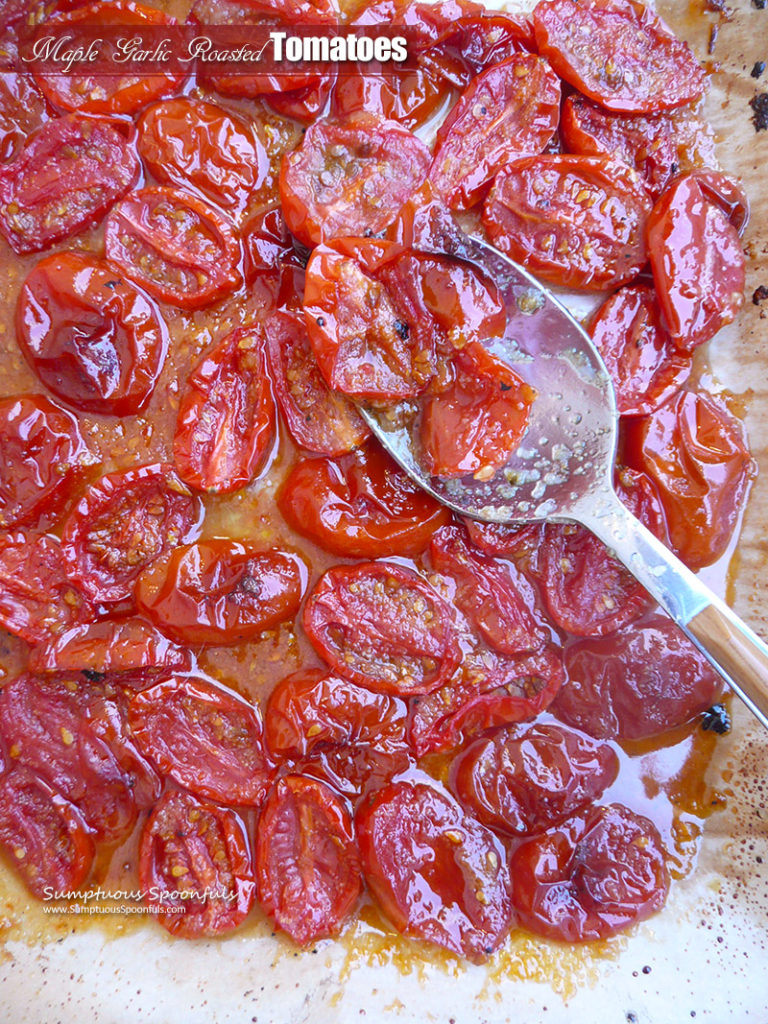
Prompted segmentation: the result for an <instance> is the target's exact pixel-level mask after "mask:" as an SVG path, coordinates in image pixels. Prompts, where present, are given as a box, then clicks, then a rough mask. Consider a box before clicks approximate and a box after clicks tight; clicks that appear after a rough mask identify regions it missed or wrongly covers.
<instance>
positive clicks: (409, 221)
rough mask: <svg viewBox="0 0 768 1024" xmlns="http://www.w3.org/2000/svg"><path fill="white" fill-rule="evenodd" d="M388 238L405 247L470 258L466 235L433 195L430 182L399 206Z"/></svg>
mask: <svg viewBox="0 0 768 1024" xmlns="http://www.w3.org/2000/svg"><path fill="white" fill-rule="evenodd" d="M387 237H388V238H391V239H392V240H393V241H395V242H398V243H401V244H402V245H404V246H407V247H408V248H413V249H423V250H425V251H426V252H444V253H452V254H453V255H455V256H458V257H463V256H468V257H469V258H470V259H471V253H470V252H469V250H468V246H467V236H466V235H465V234H464V232H463V231H462V230H461V228H460V227H459V225H458V224H457V222H456V220H455V219H454V216H453V214H452V213H451V211H450V210H449V209H448V206H447V205H446V203H444V202H443V200H442V199H440V197H439V196H436V195H435V193H434V189H433V188H432V184H431V182H430V181H429V179H427V180H426V181H425V182H424V184H423V185H422V186H421V187H420V188H418V189H417V190H416V191H415V192H414V193H413V195H412V196H411V198H410V199H409V200H408V201H407V202H406V203H403V205H402V206H401V207H400V212H399V213H398V215H397V217H396V219H395V220H394V221H393V222H392V224H391V225H390V227H389V229H388V230H387Z"/></svg>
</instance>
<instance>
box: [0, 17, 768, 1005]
mask: <svg viewBox="0 0 768 1024" xmlns="http://www.w3.org/2000/svg"><path fill="white" fill-rule="evenodd" d="M710 5H711V6H712V7H721V4H720V2H719V0H710ZM661 6H662V13H663V14H664V16H665V17H666V18H667V19H668V20H669V22H670V23H671V24H672V25H673V27H674V28H675V29H676V31H678V33H680V34H682V35H684V36H685V37H687V38H688V39H689V40H690V41H691V42H692V44H693V45H694V47H695V49H696V52H697V54H698V55H699V56H700V57H701V58H703V59H706V60H707V61H708V62H711V64H712V66H714V67H715V73H714V75H713V79H712V89H711V93H710V96H709V99H708V103H707V112H708V115H709V117H710V120H711V121H712V122H713V124H714V126H715V128H716V130H717V132H718V136H719V139H720V141H721V145H720V150H719V153H720V159H721V163H722V164H723V166H724V167H725V169H727V170H729V171H732V172H736V173H738V174H740V175H741V177H742V179H743V181H744V183H745V185H746V188H747V192H748V194H749V196H750V199H751V202H752V219H751V222H750V225H749V228H748V230H747V233H746V235H745V239H744V241H745V246H746V249H747V253H748V256H749V266H748V280H747V301H746V304H745V307H744V309H743V312H742V314H741V316H740V317H739V319H738V322H737V323H736V324H734V325H732V326H731V327H730V328H728V329H726V330H725V331H723V332H722V334H721V335H720V336H719V337H718V338H717V339H716V341H715V342H714V343H713V344H712V345H711V346H710V347H709V352H708V355H707V358H706V360H705V359H703V358H702V359H700V361H699V371H700V373H701V374H702V375H703V377H704V378H705V379H706V380H707V382H708V383H709V386H710V387H711V388H713V389H715V390H722V391H724V392H725V394H726V397H728V398H729V399H731V400H732V402H733V404H734V405H735V407H736V408H738V409H740V410H742V411H743V413H744V415H745V420H746V424H747V429H748V432H749V436H750V443H751V447H752V450H753V452H754V454H755V456H756V458H757V460H758V463H759V466H760V475H759V476H758V479H757V481H756V483H755V486H754V488H753V491H752V495H751V498H750V502H749V506H748V508H747V511H746V515H745V520H744V527H743V532H742V536H741V540H740V542H739V544H738V547H737V551H736V556H735V559H734V563H733V566H732V572H731V577H730V584H729V593H728V597H729V600H731V601H732V602H733V603H734V604H735V607H736V609H737V611H738V612H739V613H740V614H741V615H743V616H744V618H745V619H747V621H748V622H749V623H750V624H751V625H752V626H753V627H755V628H756V629H757V630H758V631H759V632H761V633H762V634H763V635H764V636H768V594H767V593H766V589H765V587H766V584H765V580H766V577H767V576H768V531H767V530H766V526H767V525H768V386H767V384H766V376H767V374H766V367H767V366H768V300H766V301H764V302H763V303H762V304H755V303H753V302H752V301H751V297H752V294H753V292H754V291H755V290H756V289H757V288H758V286H759V285H765V286H766V287H768V186H767V185H766V180H767V179H766V175H767V174H768V131H763V132H760V133H756V131H755V128H754V126H753V124H752V123H751V115H752V110H751V109H750V107H749V105H748V104H749V100H750V99H751V98H752V97H753V96H754V95H755V93H756V92H759V91H760V92H765V91H768V72H765V73H764V74H763V76H762V78H760V79H754V78H752V77H751V76H750V70H751V69H752V67H753V65H754V63H755V62H756V61H759V60H767V61H768V8H764V9H759V8H758V7H756V6H754V3H753V0H737V2H736V3H734V4H733V6H732V7H722V9H721V10H715V11H708V12H705V10H704V7H703V4H702V2H701V0H694V2H693V3H691V4H688V3H687V2H686V0H670V2H668V3H667V4H666V5H661ZM713 27H716V29H717V31H716V33H715V36H716V38H715V39H714V44H713V52H712V53H711V54H710V55H707V49H708V47H709V46H710V44H711V42H712V30H713ZM734 711H735V714H734V728H733V731H732V732H731V734H730V735H729V736H727V737H724V738H723V739H722V740H721V741H720V742H719V744H718V757H717V763H716V764H714V765H713V766H712V772H713V774H712V777H711V778H710V780H709V781H710V782H712V783H713V784H714V785H715V787H716V789H717V790H718V791H719V792H721V793H722V794H723V795H724V796H725V797H727V805H726V809H725V810H720V811H718V812H716V813H715V814H713V815H712V816H711V817H710V818H709V819H708V821H707V824H706V834H705V841H704V844H703V849H702V851H701V853H700V856H699V866H698V868H697V870H696V872H695V873H694V874H693V875H692V876H690V877H688V878H687V879H685V880H683V881H682V882H680V883H677V884H676V885H674V886H673V889H672V893H671V896H670V899H669V901H668V903H667V906H666V908H665V909H664V911H663V912H662V913H661V914H659V915H657V916H656V917H654V918H653V919H652V920H651V921H649V922H646V923H645V924H644V925H642V926H640V927H638V928H637V929H635V930H634V931H633V932H631V933H630V934H629V935H626V936H621V937H618V938H617V939H615V940H612V941H610V942H608V943H605V944H603V945H602V946H601V947H600V948H599V949H597V950H595V949H581V950H579V949H572V948H567V947H560V946H557V945H552V944H545V943H541V942H538V941H536V940H533V939H528V938H524V939H520V940H519V941H518V942H517V943H516V944H513V946H512V947H511V948H510V949H508V950H507V951H506V952H504V953H502V954H501V955H500V956H498V957H497V958H495V959H494V960H493V961H492V962H491V964H490V965H488V966H486V967H476V966H473V965H463V964H461V965H460V964H458V963H457V962H456V961H455V960H452V959H451V958H448V957H446V958H444V959H443V960H441V959H439V958H438V959H430V960H428V961H425V962H423V963H422V962H419V961H418V959H417V958H409V957H408V956H407V955H405V954H404V953H403V950H405V949H406V948H407V946H406V944H404V943H401V942H398V941H397V940H396V939H392V940H391V941H390V940H387V939H385V940H384V941H382V940H381V939H380V938H379V936H378V935H377V933H376V932H374V931H372V930H370V929H368V928H367V927H366V925H365V923H364V922H362V923H361V924H360V925H358V926H357V927H356V929H355V930H354V931H353V933H352V934H350V935H348V936H347V938H346V940H345V942H344V943H327V944H320V945H319V946H318V947H317V949H316V950H315V951H313V952H308V953H297V952H296V951H295V950H294V949H293V947H291V946H290V945H289V944H288V943H287V942H284V941H282V940H281V939H280V938H276V937H272V936H270V935H269V934H268V933H267V932H263V933H259V932H256V933H254V932H253V931H249V932H248V933H247V934H244V935H235V936H233V937H230V938H228V939H225V940H217V941H215V942H206V941H196V942H184V941H181V940H173V939H171V938H170V936H168V935H167V934H166V933H165V932H164V931H163V930H162V929H161V928H159V927H157V926H155V925H153V924H151V923H146V924H144V925H143V926H140V927H135V926H134V923H133V922H132V921H127V922H126V923H125V925H124V934H120V935H118V934H117V931H118V929H119V928H121V927H123V926H121V925H118V924H117V923H116V922H114V921H113V922H107V924H108V926H109V931H105V930H102V928H101V927H92V928H88V929H85V930H83V931H79V930H78V931H77V932H76V933H74V934H72V933H71V919H68V918H66V917H62V918H60V919H57V921H56V923H55V928H56V929H57V930H58V931H57V934H56V937H55V938H54V939H52V940H50V941H48V942H47V943H46V944H42V943H41V942H35V943H33V944H31V945H30V944H28V942H26V941H23V940H22V939H19V938H18V937H17V936H18V929H17V928H16V927H15V925H14V922H15V921H17V920H18V918H19V915H27V916H28V919H30V917H35V915H37V919H39V920H40V921H42V920H43V918H42V914H41V910H40V907H39V906H33V905H31V904H30V903H29V900H28V898H27V896H26V895H25V893H24V892H23V890H22V889H21V887H20V886H16V887H14V885H13V884H11V886H10V888H9V889H8V890H7V891H6V889H5V887H4V888H3V892H2V899H1V900H0V935H4V936H5V942H4V946H3V950H2V952H0V1006H2V1011H1V1012H2V1016H3V1018H4V1019H7V1020H10V1019H16V1020H20V1021H21V1020H23V1021H25V1022H27V1024H51V1022H54V1021H58V1022H61V1024H75V1022H78V1024H79V1022H81V1021H83V1020H88V1021H92V1022H93V1024H123V1022H127V1021H131V1022H134V1021H138V1022H153V1024H154V1022H157V1024H173V1022H176V1021H179V1022H182V1021H183V1022H185V1024H198V1022H199V1024H202V1022H206V1024H209V1022H211V1021H213V1022H216V1024H219V1022H220V1024H225V1022H233V1024H234V1022H237V1024H241V1022H248V1021H252V1022H259V1024H266V1022H275V1024H298V1022H307V1024H315V1022H318V1024H319V1022H321V1021H322V1022H340V1024H342V1022H343V1024H347V1022H352V1021H364V1020H369V1021H370V1020H375V1021H377V1022H379V1021H381V1022H387V1024H388V1022H411V1021H413V1022H416V1021H419V1022H424V1021H430V1022H431V1021H434V1022H446V1024H448V1022H451V1021H455V1022H456V1024H460V1022H464V1021H472V1022H475V1024H485V1022H487V1024H491V1022H492V1024H501V1022H506V1021H526V1022H538V1021H541V1022H548V1024H560V1022H565V1021H568V1022H571V1021H588V1022H592V1021H596V1020H598V1019H599V1020H600V1021H601V1022H606V1024H610V1022H616V1024H623V1022H629V1024H680V1022H683V1021H688V1020H691V1021H696V1022H697V1024H698V1022H699V1021H716V1022H718V1024H723V1022H726V1021H727V1022H734V1024H741V1022H752V1021H755V1022H758V1024H765V1022H766V1021H768V946H767V945H766V942H767V940H766V936H768V806H767V801H766V796H767V795H768V771H767V770H766V769H768V739H767V735H768V734H766V733H764V732H763V731H761V730H760V729H759V728H758V727H757V726H756V725H755V724H753V722H752V721H751V719H750V717H749V716H748V714H747V713H746V712H743V711H742V709H741V708H740V707H735V708H734ZM27 908H28V909H27ZM50 927H51V925H50V918H49V919H48V927H47V931H50Z"/></svg>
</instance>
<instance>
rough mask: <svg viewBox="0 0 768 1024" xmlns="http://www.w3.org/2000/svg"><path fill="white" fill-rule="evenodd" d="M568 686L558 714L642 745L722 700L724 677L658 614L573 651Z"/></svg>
mask: <svg viewBox="0 0 768 1024" xmlns="http://www.w3.org/2000/svg"><path fill="white" fill-rule="evenodd" d="M565 663H566V668H567V670H568V682H567V683H566V684H565V685H564V686H563V688H562V689H561V690H560V693H559V694H558V696H557V699H556V701H555V704H554V707H553V711H554V712H555V714H556V715H557V716H558V718H561V719H562V720H563V721H564V722H567V723H568V724H569V725H573V726H575V727H577V728H579V729H584V731H585V732H588V733H589V734H590V735H591V736H596V737H598V738H599V739H627V740H640V739H645V738H646V737H648V736H656V735H658V734H660V733H663V732H667V731H668V730H670V729H674V728H675V727H676V726H678V725H682V724H683V723H684V722H687V721H689V720H690V719H692V718H694V717H695V716H696V715H698V714H700V713H701V712H702V711H706V710H707V708H709V707H711V706H712V705H713V704H715V703H716V702H717V698H718V696H719V694H720V692H721V689H722V685H723V684H722V680H721V679H720V678H719V677H718V676H717V675H716V674H715V673H714V672H713V670H712V669H711V668H710V666H709V662H708V661H707V660H706V659H705V658H704V656H703V655H702V654H700V653H699V651H698V649H697V648H696V647H694V646H693V644H692V643H691V642H690V640H688V639H687V638H686V637H685V636H684V635H683V633H682V632H681V631H680V630H679V629H678V627H677V626H676V625H675V624H674V622H672V620H671V619H668V618H667V617H666V616H664V615H651V616H649V617H648V618H646V619H644V620H643V622H642V623H633V625H632V626H630V627H625V628H624V629H621V630H619V631H618V632H617V633H614V634H613V635H612V636H610V637H605V638H603V639H601V640H580V641H579V642H578V643H575V644H572V645H571V646H570V647H568V648H567V650H566V655H565Z"/></svg>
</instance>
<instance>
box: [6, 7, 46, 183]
mask: <svg viewBox="0 0 768 1024" xmlns="http://www.w3.org/2000/svg"><path fill="white" fill-rule="evenodd" d="M20 6H23V7H24V9H25V12H26V7H27V5H26V3H24V2H23V0H20ZM7 24H8V22H7V21H6V19H5V17H4V15H3V13H2V11H0V25H7ZM3 50H4V52H5V54H7V58H6V59H7V60H8V62H9V65H10V64H11V63H12V62H14V61H15V59H16V58H17V57H18V50H17V47H16V45H15V44H14V43H13V41H12V40H11V38H10V36H9V35H7V34H6V36H5V38H4V39H3ZM47 120H48V107H47V104H46V102H45V99H44V97H43V94H42V93H41V92H40V90H39V89H38V88H37V86H36V85H35V81H34V79H33V78H32V76H31V75H29V74H25V73H24V72H23V71H10V70H7V71H4V72H3V74H2V75H0V162H2V163H6V162H7V161H9V160H13V159H15V158H16V157H17V156H18V155H19V153H20V152H21V150H22V148H23V146H24V143H25V142H26V141H27V138H28V137H29V136H30V135H31V134H32V132H34V131H35V130H36V129H37V128H39V127H40V125H41V124H43V123H44V122H45V121H47Z"/></svg>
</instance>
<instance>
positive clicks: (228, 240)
mask: <svg viewBox="0 0 768 1024" xmlns="http://www.w3.org/2000/svg"><path fill="white" fill-rule="evenodd" d="M104 241H105V246H106V253H107V259H108V260H109V261H110V263H113V264H114V265H115V266H116V267H117V268H118V269H119V270H121V271H122V272H123V273H124V274H125V275H126V277H128V278H129V279H130V280H131V281H134V282H135V283H136V284H138V285H141V286H142V287H144V288H146V290H147V291H148V292H149V294H150V295H153V296H154V297H155V298H157V299H161V300H162V301H163V302H170V303H172V304H173V305H175V306H179V307H180V308H181V309H200V308H201V307H203V306H209V305H210V304H211V303H212V302H214V301H215V300H216V299H219V298H221V297H222V296H223V295H226V294H228V293H229V292H232V291H234V290H235V288H237V286H238V285H239V284H240V283H241V277H240V270H239V263H240V258H241V252H240V243H239V242H238V240H237V238H236V236H235V233H234V230H233V228H232V225H231V224H230V222H229V221H228V220H227V219H226V218H225V217H223V216H222V215H221V214H219V213H216V211H215V210H213V209H212V208H211V207H210V206H208V205H207V204H206V203H203V202H202V201H201V200H200V199H196V198H195V197H194V196H193V195H190V194H189V193H188V192H182V191H181V190H177V189H170V188H143V189H140V190H139V191H138V192H133V193H132V194H131V195H130V196H128V197H127V198H126V199H124V200H123V201H122V202H120V203H118V205H117V206H116V207H115V208H114V209H113V210H112V212H111V213H110V215H109V217H107V221H106V231H105V235H104Z"/></svg>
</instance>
